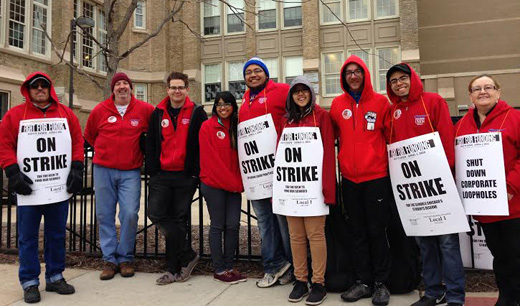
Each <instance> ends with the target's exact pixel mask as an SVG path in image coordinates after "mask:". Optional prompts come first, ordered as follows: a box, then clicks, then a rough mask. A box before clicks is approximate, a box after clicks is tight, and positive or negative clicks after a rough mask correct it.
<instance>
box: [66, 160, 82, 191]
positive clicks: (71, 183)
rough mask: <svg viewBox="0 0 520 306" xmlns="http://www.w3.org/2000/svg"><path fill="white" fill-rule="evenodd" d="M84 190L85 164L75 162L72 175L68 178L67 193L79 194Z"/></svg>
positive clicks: (71, 169) (71, 168)
mask: <svg viewBox="0 0 520 306" xmlns="http://www.w3.org/2000/svg"><path fill="white" fill-rule="evenodd" d="M82 188H83V163H82V162H80V161H73V162H72V164H71V165H70V173H69V176H68V177H67V192H68V193H78V192H80V191H81V189H82Z"/></svg>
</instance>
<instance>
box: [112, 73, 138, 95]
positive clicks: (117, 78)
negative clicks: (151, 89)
mask: <svg viewBox="0 0 520 306" xmlns="http://www.w3.org/2000/svg"><path fill="white" fill-rule="evenodd" d="M121 80H125V81H127V82H128V84H130V88H131V89H134V86H133V85H132V81H130V78H129V77H128V76H127V75H126V74H125V73H123V72H118V73H116V74H114V76H113V77H112V82H111V83H110V89H111V90H112V91H114V86H115V85H116V83H117V81H121Z"/></svg>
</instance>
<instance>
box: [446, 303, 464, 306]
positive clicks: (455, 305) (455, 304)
mask: <svg viewBox="0 0 520 306" xmlns="http://www.w3.org/2000/svg"><path fill="white" fill-rule="evenodd" d="M448 306H464V304H461V303H448Z"/></svg>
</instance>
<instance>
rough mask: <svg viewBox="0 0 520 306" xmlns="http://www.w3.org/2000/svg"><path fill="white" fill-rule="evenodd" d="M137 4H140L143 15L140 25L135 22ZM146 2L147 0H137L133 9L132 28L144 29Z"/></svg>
mask: <svg viewBox="0 0 520 306" xmlns="http://www.w3.org/2000/svg"><path fill="white" fill-rule="evenodd" d="M139 4H141V10H142V14H141V16H142V17H143V24H142V25H138V24H137V8H138V7H139ZM146 4H147V1H144V0H138V1H137V7H136V8H135V10H134V29H137V30H141V31H142V30H146Z"/></svg>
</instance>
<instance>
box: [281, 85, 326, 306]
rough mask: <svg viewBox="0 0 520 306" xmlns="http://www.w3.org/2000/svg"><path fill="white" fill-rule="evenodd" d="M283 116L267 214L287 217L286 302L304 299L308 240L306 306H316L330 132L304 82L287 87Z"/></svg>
mask: <svg viewBox="0 0 520 306" xmlns="http://www.w3.org/2000/svg"><path fill="white" fill-rule="evenodd" d="M286 110H287V113H286V115H285V116H284V118H283V120H282V127H283V130H282V132H281V135H280V139H279V142H278V149H277V153H276V160H275V173H274V177H275V178H274V182H273V211H274V213H277V214H281V215H285V216H287V223H288V225H289V235H290V240H291V250H292V256H293V264H294V275H295V277H296V283H295V285H294V288H293V290H292V292H291V294H290V295H289V301H290V302H298V301H301V300H302V299H303V297H304V296H306V295H308V294H309V287H308V278H307V276H308V271H307V240H308V241H309V244H310V251H311V257H312V273H313V274H312V285H311V291H310V295H309V297H308V298H307V300H306V304H307V305H319V304H321V303H322V302H323V300H325V298H326V296H327V292H326V290H325V267H326V262H327V245H326V240H325V218H326V215H328V206H327V205H334V204H335V203H336V170H335V155H334V132H333V127H332V121H331V119H330V116H329V114H328V113H327V112H326V111H325V110H323V109H321V108H320V107H319V106H318V105H316V94H315V93H314V90H313V89H312V86H311V84H310V83H309V81H308V80H307V79H305V78H304V77H297V78H296V79H294V80H293V81H292V83H291V88H290V90H289V94H288V95H287V104H286Z"/></svg>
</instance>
